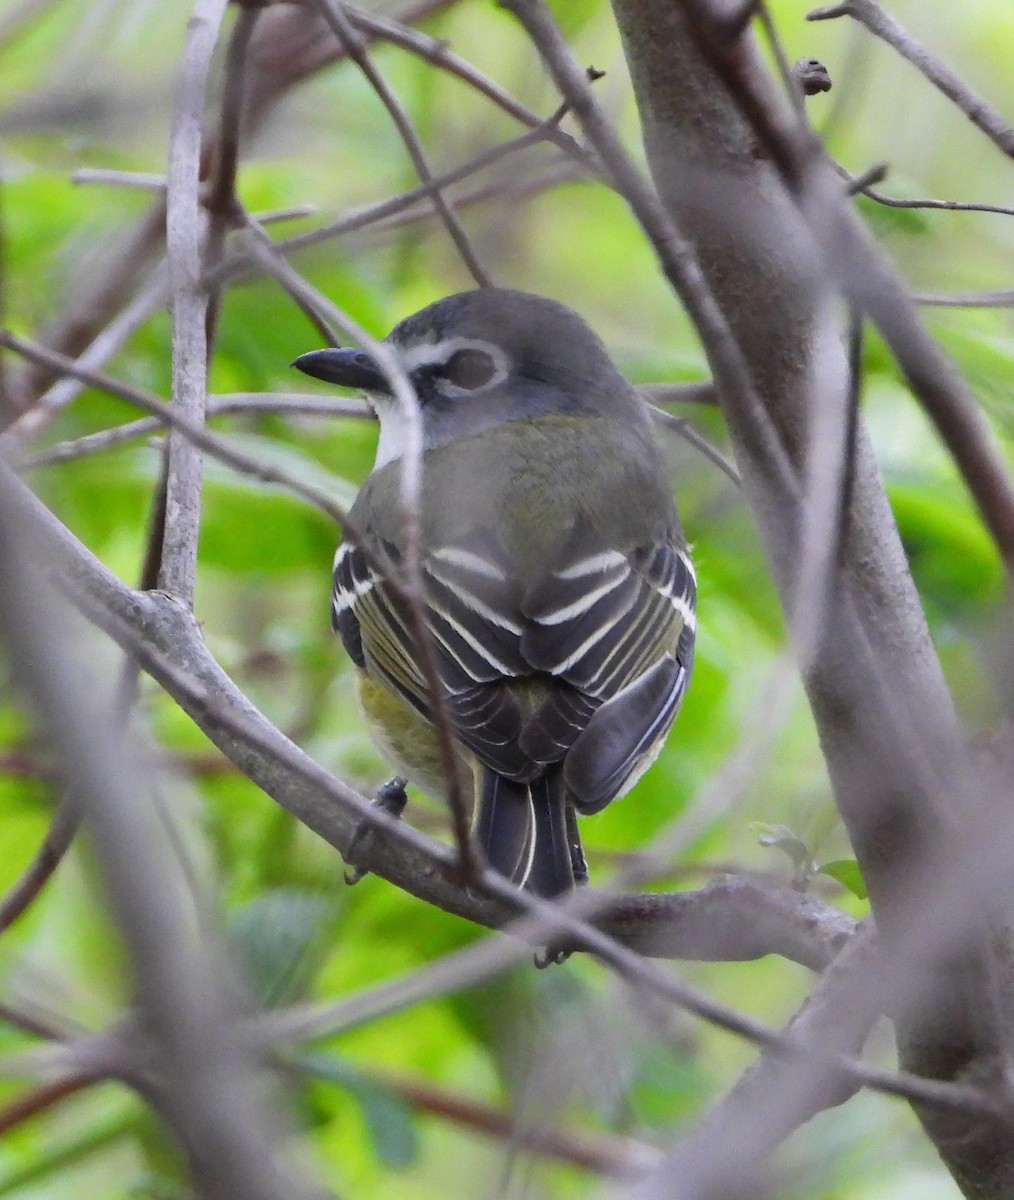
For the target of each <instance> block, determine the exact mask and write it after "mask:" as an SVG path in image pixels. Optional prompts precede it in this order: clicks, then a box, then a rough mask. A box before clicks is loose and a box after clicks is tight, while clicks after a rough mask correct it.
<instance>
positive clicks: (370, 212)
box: [204, 105, 568, 287]
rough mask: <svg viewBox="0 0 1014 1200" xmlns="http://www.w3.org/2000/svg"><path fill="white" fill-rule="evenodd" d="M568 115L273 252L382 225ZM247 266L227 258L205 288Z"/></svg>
mask: <svg viewBox="0 0 1014 1200" xmlns="http://www.w3.org/2000/svg"><path fill="white" fill-rule="evenodd" d="M567 111H568V106H567V105H563V106H561V107H560V108H559V109H557V111H556V112H555V113H553V115H552V116H551V117H550V118H549V119H548V120H546V121H543V123H542V124H541V125H540V126H539V127H538V128H537V129H532V130H530V131H529V132H528V133H523V134H520V135H519V136H518V137H516V138H512V139H511V140H510V141H507V142H504V143H503V144H502V145H499V146H494V147H493V149H492V150H486V151H484V152H483V153H482V154H479V155H477V156H476V157H475V158H472V159H469V161H468V162H466V163H463V164H462V165H461V166H460V167H455V168H454V169H453V170H451V171H447V172H445V173H444V174H443V175H438V176H437V177H436V178H435V179H434V180H433V182H432V183H422V184H420V185H419V186H418V187H414V188H411V189H409V190H408V191H407V192H403V193H402V194H401V195H400V196H394V197H392V198H391V199H390V200H384V201H381V202H380V203H378V204H371V205H368V206H366V207H364V208H360V209H357V210H355V211H354V212H352V213H349V214H348V215H346V216H344V217H342V218H341V219H340V220H338V221H335V222H332V223H331V224H328V225H323V226H321V228H320V229H311V230H309V231H308V232H306V233H300V234H294V235H293V236H292V237H288V238H284V239H282V240H281V241H278V242H275V243H274V248H275V250H277V251H278V252H279V253H280V254H285V255H289V254H294V253H295V252H296V251H298V250H304V249H308V248H309V247H311V246H316V245H319V244H320V243H321V242H325V241H329V240H330V239H331V238H335V237H340V236H342V235H343V234H346V233H354V232H356V231H357V230H359V229H365V228H366V227H367V226H369V225H372V224H374V223H376V222H379V221H382V220H384V219H385V218H386V217H391V216H396V215H397V214H399V213H402V212H404V211H405V209H407V208H411V207H412V205H413V204H417V203H418V202H419V201H421V200H425V199H427V198H428V197H429V196H431V195H433V193H434V192H436V191H438V190H439V189H441V188H445V187H448V186H449V185H450V184H452V183H457V182H458V181H459V180H462V179H467V178H468V177H469V176H470V175H474V174H475V173H476V172H478V171H481V170H484V169H485V168H486V167H489V166H492V165H493V164H494V163H497V162H499V161H500V160H501V159H504V158H507V157H508V156H510V155H512V154H515V153H517V152H518V151H520V150H524V149H527V147H529V146H535V145H537V144H538V143H540V142H544V141H545V140H546V138H547V134H548V131H549V130H551V129H555V128H556V127H557V126H558V125H559V123H560V121H561V120H562V119H563V117H564V116H565V115H566V113H567ZM249 265H250V264H249V261H248V259H247V258H246V257H244V256H242V255H235V256H233V257H230V258H227V259H226V260H225V262H224V263H222V265H221V266H220V267H219V268H218V269H217V270H216V271H213V272H211V273H210V274H209V275H208V277H207V278H206V279H205V281H204V283H205V286H206V287H213V286H215V285H216V284H217V283H219V282H220V281H221V280H222V279H223V278H226V277H228V276H230V275H235V274H238V273H239V272H240V271H242V270H244V269H245V268H247V267H249Z"/></svg>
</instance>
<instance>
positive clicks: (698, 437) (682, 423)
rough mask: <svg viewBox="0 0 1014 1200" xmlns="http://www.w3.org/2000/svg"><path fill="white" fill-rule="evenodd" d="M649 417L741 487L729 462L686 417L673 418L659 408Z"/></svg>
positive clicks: (736, 472) (739, 480)
mask: <svg viewBox="0 0 1014 1200" xmlns="http://www.w3.org/2000/svg"><path fill="white" fill-rule="evenodd" d="M651 415H652V419H653V420H655V421H657V422H658V423H659V424H660V425H662V426H663V427H664V428H665V429H671V430H672V431H673V432H674V433H676V434H677V435H678V436H679V437H681V438H682V439H683V440H684V441H685V442H688V443H689V444H690V445H691V446H693V447H694V449H695V450H699V451H700V452H701V454H703V455H704V457H705V458H706V459H707V460H708V461H709V462H712V463H714V464H715V466H716V467H718V469H719V470H720V471H721V472H722V474H723V475H725V476H727V477H728V478H729V479H731V480H732V482H733V483H734V484H735V485H736V487H742V484H743V481H742V479H740V477H739V472H738V471H737V470H736V468H735V467H734V466H733V465H732V463H731V462H729V460H728V459H727V458H726V457H725V455H724V454H723V453H722V452H721V450H719V449H718V448H717V447H716V446H713V445H712V444H711V443H710V442H709V441H708V439H707V438H706V437H704V435H703V434H700V433H698V432H697V430H696V429H695V428H694V427H693V425H691V424H690V422H689V421H688V420H687V419H686V417H674V416H673V414H672V413H668V412H666V411H665V410H664V409H660V408H656V409H653V410H652V413H651Z"/></svg>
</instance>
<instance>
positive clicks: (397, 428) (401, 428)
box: [367, 396, 405, 471]
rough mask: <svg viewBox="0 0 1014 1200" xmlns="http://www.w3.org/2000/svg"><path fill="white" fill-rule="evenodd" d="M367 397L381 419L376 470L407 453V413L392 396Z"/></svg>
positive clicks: (375, 463)
mask: <svg viewBox="0 0 1014 1200" xmlns="http://www.w3.org/2000/svg"><path fill="white" fill-rule="evenodd" d="M367 399H368V400H369V402H370V407H371V408H372V409H373V411H374V412H375V413H376V414H377V419H378V420H379V421H380V440H379V441H378V442H377V458H376V461H375V462H374V464H373V469H374V471H379V470H380V468H381V467H386V466H387V464H388V463H392V462H396V461H397V460H398V459H399V458H401V456H402V455H403V454H404V453H405V414H404V413H403V412H402V409H401V405H400V404H399V403H398V402H397V400H392V399H391V397H390V396H379V397H373V396H367ZM378 401H379V403H378Z"/></svg>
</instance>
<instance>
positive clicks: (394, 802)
mask: <svg viewBox="0 0 1014 1200" xmlns="http://www.w3.org/2000/svg"><path fill="white" fill-rule="evenodd" d="M406 782H407V781H406V780H404V779H401V778H400V777H399V776H397V775H396V776H395V777H394V778H393V779H389V780H388V781H387V783H385V784H382V785H381V786H380V787H379V788H378V789H377V795H376V798H375V799H374V801H373V803H374V804H375V805H376V806H377V808H379V809H380V810H381V811H382V812H386V813H387V814H388V816H391V817H395V818H400V817H401V814H402V813H403V812H404V811H405V805H406V804H408V794H407V792H406V791H405V784H406ZM372 832H373V826H372V825H371V824H370V823H369V821H360V823H359V827H358V828H357V829H356V831H355V833H354V834H353V835H352V841H351V842H349V848H348V850H346V851H345V854H344V855H343V857H344V859H345V861H346V862H347V863H349V865H350V866H351V868H352V869H351V870H349V871H346V872H345V882H346V883H347V884H350V885H351V884H353V883H358V882H359V881H360V879H362V878H363V876H364V875H369V873H370V872H369V871H368V870H367V868H365V867H357V866H356V863H355V860H356V852H357V850H358V849H359V848H360V846H362V844H363V842H364V840H365V839H366V838H368V837H369V836H370V834H371V833H372Z"/></svg>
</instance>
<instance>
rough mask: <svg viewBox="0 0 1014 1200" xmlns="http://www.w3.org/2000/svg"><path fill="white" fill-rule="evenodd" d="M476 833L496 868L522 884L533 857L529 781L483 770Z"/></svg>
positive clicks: (490, 863)
mask: <svg viewBox="0 0 1014 1200" xmlns="http://www.w3.org/2000/svg"><path fill="white" fill-rule="evenodd" d="M480 787H481V791H480V794H479V812H478V816H477V817H476V822H475V836H476V838H477V839H478V841H479V845H480V846H481V847H482V850H483V852H484V853H485V855H486V858H487V860H488V861H489V865H490V866H491V867H492V868H493V870H494V871H499V872H500V874H501V875H506V876H507V878H508V879H511V880H513V881H514V882H515V883H519V884H522V883H524V882H525V879H526V878H527V876H528V870H529V867H530V865H531V860H532V838H533V836H534V832H535V831H534V829H533V826H532V799H531V795H530V794H529V790H528V784H526V783H516V782H515V781H514V780H513V779H505V778H504V777H503V776H502V775H497V773H496V772H495V771H491V770H489V768H484V769H483V771H482V782H481V785H480Z"/></svg>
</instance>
